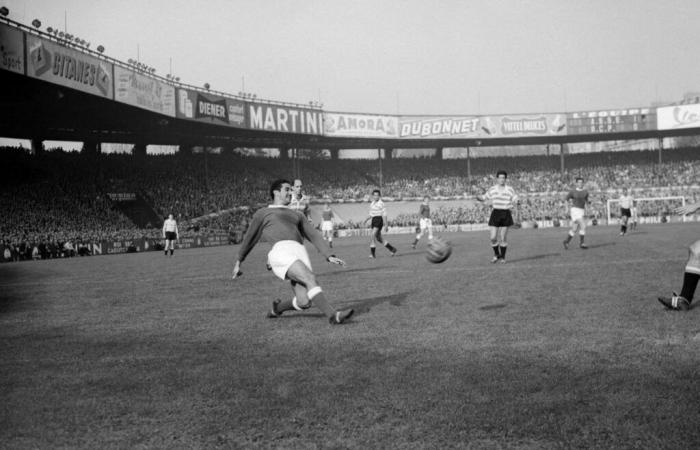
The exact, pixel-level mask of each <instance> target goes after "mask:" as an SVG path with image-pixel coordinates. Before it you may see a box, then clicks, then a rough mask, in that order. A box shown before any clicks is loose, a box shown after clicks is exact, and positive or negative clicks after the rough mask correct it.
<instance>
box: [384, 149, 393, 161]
mask: <svg viewBox="0 0 700 450" xmlns="http://www.w3.org/2000/svg"><path fill="white" fill-rule="evenodd" d="M393 157H394V149H393V148H385V149H384V159H392V158H393Z"/></svg>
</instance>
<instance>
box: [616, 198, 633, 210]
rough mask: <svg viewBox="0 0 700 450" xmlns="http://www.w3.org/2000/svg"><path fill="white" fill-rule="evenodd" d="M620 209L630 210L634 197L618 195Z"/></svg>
mask: <svg viewBox="0 0 700 450" xmlns="http://www.w3.org/2000/svg"><path fill="white" fill-rule="evenodd" d="M619 201H620V208H625V209H630V208H631V207H632V203H633V202H634V197H632V196H631V195H620V199H619Z"/></svg>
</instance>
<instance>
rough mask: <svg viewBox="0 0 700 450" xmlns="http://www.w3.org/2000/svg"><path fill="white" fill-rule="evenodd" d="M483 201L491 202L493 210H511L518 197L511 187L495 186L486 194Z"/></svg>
mask: <svg viewBox="0 0 700 450" xmlns="http://www.w3.org/2000/svg"><path fill="white" fill-rule="evenodd" d="M484 199H486V200H491V204H492V205H493V209H511V208H512V207H513V205H515V202H516V201H518V195H517V194H516V193H515V190H514V189H513V188H512V187H510V186H501V185H500V184H497V185H495V186H492V187H491V189H489V190H488V191H487V192H486V194H485V195H484Z"/></svg>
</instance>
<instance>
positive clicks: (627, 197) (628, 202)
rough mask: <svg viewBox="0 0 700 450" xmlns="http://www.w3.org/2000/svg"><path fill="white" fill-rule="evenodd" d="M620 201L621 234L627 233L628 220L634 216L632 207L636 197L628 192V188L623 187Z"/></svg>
mask: <svg viewBox="0 0 700 450" xmlns="http://www.w3.org/2000/svg"><path fill="white" fill-rule="evenodd" d="M618 201H619V202H620V236H624V235H625V234H627V222H628V221H629V220H630V218H631V217H632V207H633V206H634V197H633V196H632V194H628V193H627V188H626V187H625V188H622V194H621V195H620V198H619V199H618Z"/></svg>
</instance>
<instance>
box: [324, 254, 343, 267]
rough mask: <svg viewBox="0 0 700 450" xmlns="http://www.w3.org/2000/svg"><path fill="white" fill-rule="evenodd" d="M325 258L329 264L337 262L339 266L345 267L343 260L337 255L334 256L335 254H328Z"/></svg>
mask: <svg viewBox="0 0 700 450" xmlns="http://www.w3.org/2000/svg"><path fill="white" fill-rule="evenodd" d="M326 259H327V260H328V262H329V263H331V264H338V265H339V266H343V267H345V261H343V260H342V259H340V258H338V257H337V256H335V255H330V256H329V257H328V258H326Z"/></svg>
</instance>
